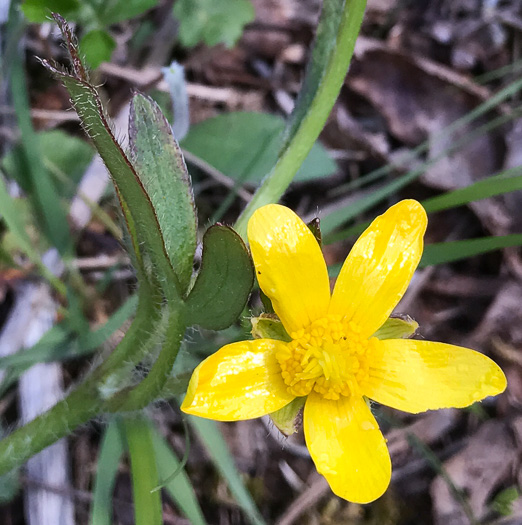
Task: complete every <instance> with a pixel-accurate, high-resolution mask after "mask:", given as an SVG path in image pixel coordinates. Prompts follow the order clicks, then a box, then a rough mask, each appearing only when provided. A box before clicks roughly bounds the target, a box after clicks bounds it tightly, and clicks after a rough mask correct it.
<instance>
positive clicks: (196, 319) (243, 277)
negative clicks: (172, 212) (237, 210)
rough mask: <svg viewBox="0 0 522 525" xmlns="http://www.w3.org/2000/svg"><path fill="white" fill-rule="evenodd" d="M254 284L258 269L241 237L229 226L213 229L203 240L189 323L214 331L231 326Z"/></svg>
mask: <svg viewBox="0 0 522 525" xmlns="http://www.w3.org/2000/svg"><path fill="white" fill-rule="evenodd" d="M253 284H254V267H253V264H252V260H251V259H250V255H249V253H248V251H247V248H246V246H245V244H244V242H243V240H242V239H241V237H239V235H238V234H237V233H236V232H235V231H234V230H233V229H232V228H229V227H228V226H223V225H221V224H217V225H214V226H211V227H210V228H209V229H208V230H207V231H206V233H205V235H204V237H203V255H202V260H201V270H200V272H199V274H198V277H197V279H196V282H195V284H194V287H193V288H192V290H191V292H190V294H189V295H188V297H187V300H186V305H187V321H188V322H189V323H190V324H198V325H200V326H201V327H203V328H207V329H210V330H222V329H223V328H227V327H228V326H230V325H231V324H232V323H233V322H234V321H235V320H236V319H237V318H238V316H239V314H240V313H241V312H242V310H243V308H244V307H245V304H246V301H247V299H248V295H249V293H250V290H251V289H252V286H253Z"/></svg>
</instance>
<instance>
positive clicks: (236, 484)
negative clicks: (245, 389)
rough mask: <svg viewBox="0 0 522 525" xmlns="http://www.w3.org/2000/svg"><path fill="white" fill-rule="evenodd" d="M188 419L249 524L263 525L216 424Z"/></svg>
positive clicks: (205, 420) (195, 418) (204, 420)
mask: <svg viewBox="0 0 522 525" xmlns="http://www.w3.org/2000/svg"><path fill="white" fill-rule="evenodd" d="M188 417H189V421H190V424H191V425H192V427H193V428H194V429H195V430H196V432H197V434H198V436H199V439H200V440H201V442H202V443H203V445H204V446H205V448H206V450H207V452H208V453H209V455H210V456H211V458H212V460H213V461H214V464H215V465H216V468H217V469H218V470H219V472H220V474H221V475H222V476H223V478H224V479H225V480H226V482H227V484H228V487H229V489H230V492H231V493H232V496H233V497H234V499H235V500H236V501H237V503H238V504H239V506H240V507H241V508H242V509H243V511H244V513H245V514H246V516H247V517H248V519H249V520H250V522H251V523H253V524H254V525H265V521H264V520H263V518H262V516H261V514H260V513H259V510H258V509H257V507H256V505H255V503H254V501H253V499H252V496H251V495H250V493H249V492H248V490H247V489H246V488H245V485H244V484H243V482H242V481H241V477H240V476H239V473H238V471H237V468H236V465H235V464H234V459H233V458H232V456H231V454H230V451H229V450H228V447H227V444H226V442H225V440H224V438H223V435H222V434H221V432H220V430H219V428H218V426H217V424H216V423H215V422H214V421H211V420H210V419H202V418H198V417H192V416H188Z"/></svg>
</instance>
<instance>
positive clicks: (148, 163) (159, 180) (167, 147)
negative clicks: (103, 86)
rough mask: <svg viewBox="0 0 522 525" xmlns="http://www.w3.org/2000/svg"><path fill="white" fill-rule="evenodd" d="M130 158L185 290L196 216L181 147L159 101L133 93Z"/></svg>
mask: <svg viewBox="0 0 522 525" xmlns="http://www.w3.org/2000/svg"><path fill="white" fill-rule="evenodd" d="M129 147H130V157H131V161H132V163H133V165H134V166H135V168H136V173H137V175H138V177H139V179H140V181H141V183H142V184H143V187H144V188H145V191H146V193H147V195H148V196H149V199H150V201H151V203H152V206H153V208H154V213H155V215H156V218H157V221H158V225H159V228H160V230H161V233H162V235H163V240H164V242H165V250H166V252H167V255H168V256H169V259H170V262H171V263H172V266H173V268H174V271H175V272H176V274H177V276H178V279H179V282H180V285H181V287H182V290H181V292H182V293H185V292H186V291H187V289H188V286H189V284H190V278H191V276H192V265H193V262H194V253H195V251H196V232H197V218H196V210H195V208H194V197H193V195H192V186H191V184H190V177H189V174H188V171H187V168H186V166H185V161H184V159H183V155H182V154H181V150H180V149H179V146H178V144H177V142H176V140H175V139H174V136H173V135H172V130H171V128H170V125H169V123H168V122H167V120H166V119H165V117H164V116H163V113H162V112H161V110H160V108H159V106H158V105H157V104H156V102H154V101H153V100H152V99H150V98H149V97H146V96H145V95H142V94H140V93H138V94H136V95H134V97H133V99H132V102H131V106H130V116H129Z"/></svg>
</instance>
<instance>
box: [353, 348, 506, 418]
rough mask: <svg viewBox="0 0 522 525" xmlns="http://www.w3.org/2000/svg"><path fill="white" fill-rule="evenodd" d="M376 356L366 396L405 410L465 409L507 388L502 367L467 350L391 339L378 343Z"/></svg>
mask: <svg viewBox="0 0 522 525" xmlns="http://www.w3.org/2000/svg"><path fill="white" fill-rule="evenodd" d="M377 352H378V353H379V356H378V357H376V359H374V360H373V361H372V363H371V365H370V379H369V383H368V384H367V385H365V386H364V387H363V389H364V394H365V395H366V396H368V397H369V398H371V399H374V400H375V401H378V402H379V403H382V404H383V405H388V406H390V407H393V408H396V409H398V410H404V411H405V412H412V413H415V414H416V413H418V412H423V411H424V410H431V409H437V408H449V407H456V408H462V407H466V406H468V405H471V404H472V403H474V402H475V401H480V400H481V399H484V398H485V397H487V396H494V395H497V394H500V393H501V392H503V391H504V390H505V388H506V377H505V376H504V373H503V372H502V370H501V369H500V368H499V366H498V365H497V364H496V363H494V362H493V361H492V360H491V359H489V357H486V356H485V355H484V354H481V353H479V352H475V351H473V350H470V349H469V348H462V347H460V346H453V345H447V344H444V343H433V342H431V341H416V340H412V339H387V340H384V341H380V342H379V346H378V347H377ZM381 352H382V355H381Z"/></svg>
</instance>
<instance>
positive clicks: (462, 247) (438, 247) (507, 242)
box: [419, 233, 522, 268]
mask: <svg viewBox="0 0 522 525" xmlns="http://www.w3.org/2000/svg"><path fill="white" fill-rule="evenodd" d="M514 246H522V233H514V234H511V235H502V236H499V237H481V238H479V239H466V240H463V241H452V242H441V243H435V244H428V245H427V246H426V247H425V248H424V254H423V256H422V259H421V262H420V264H419V267H421V268H424V267H426V266H433V265H437V264H444V263H449V262H454V261H460V260H461V259H467V258H468V257H473V256H474V255H480V254H482V253H487V252H491V251H494V250H501V249H503V248H511V247H514Z"/></svg>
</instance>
